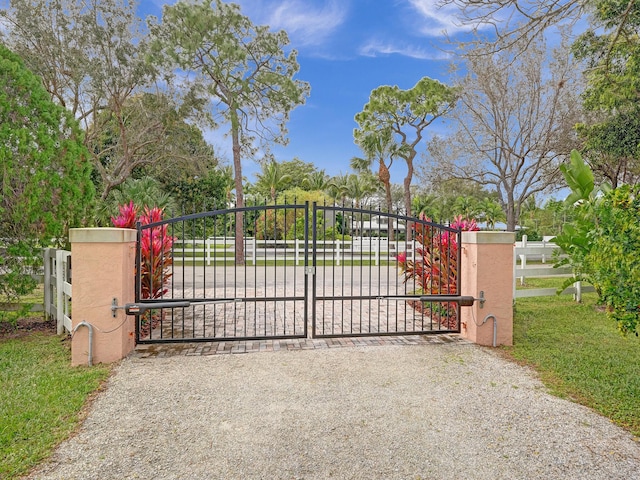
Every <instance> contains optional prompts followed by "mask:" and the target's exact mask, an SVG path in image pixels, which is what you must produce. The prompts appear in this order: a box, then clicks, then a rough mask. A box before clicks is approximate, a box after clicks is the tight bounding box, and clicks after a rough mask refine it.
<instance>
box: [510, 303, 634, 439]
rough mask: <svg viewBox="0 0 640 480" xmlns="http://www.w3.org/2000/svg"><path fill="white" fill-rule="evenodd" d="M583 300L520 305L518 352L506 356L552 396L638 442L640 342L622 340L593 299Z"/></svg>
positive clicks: (516, 322) (516, 329)
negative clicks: (599, 417)
mask: <svg viewBox="0 0 640 480" xmlns="http://www.w3.org/2000/svg"><path fill="white" fill-rule="evenodd" d="M583 299H584V302H583V303H582V304H577V303H575V302H574V301H573V300H572V299H571V296H568V295H565V296H562V297H557V296H554V297H539V298H523V299H519V300H518V301H517V304H516V313H515V318H514V346H513V347H509V348H507V349H506V351H507V352H508V353H509V355H510V356H512V357H513V358H514V359H516V360H518V361H521V362H523V363H525V364H528V365H530V366H532V367H533V368H535V370H536V371H538V373H539V374H540V378H541V379H542V381H543V382H544V383H545V384H546V385H547V386H548V387H549V388H550V390H551V392H552V393H554V394H556V395H558V396H560V397H563V398H568V399H571V400H574V401H576V402H579V403H581V404H583V405H586V406H588V407H591V408H593V409H594V410H596V411H598V412H599V413H601V414H602V415H605V416H607V417H608V418H610V419H611V420H612V421H614V422H615V423H616V424H618V425H620V426H622V427H624V428H626V429H628V430H629V431H631V432H632V433H633V434H634V435H636V436H640V339H639V338H638V337H635V336H629V337H623V336H622V335H621V334H620V333H619V332H618V330H617V326H616V325H615V323H614V322H612V321H611V320H609V319H607V317H606V315H605V314H604V313H603V312H602V311H600V310H599V309H597V308H596V306H595V302H596V296H595V294H587V295H584V297H583Z"/></svg>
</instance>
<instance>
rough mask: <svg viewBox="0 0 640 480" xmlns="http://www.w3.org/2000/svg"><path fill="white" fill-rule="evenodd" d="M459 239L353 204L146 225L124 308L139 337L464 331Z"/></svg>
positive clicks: (236, 211) (264, 208) (445, 230)
mask: <svg viewBox="0 0 640 480" xmlns="http://www.w3.org/2000/svg"><path fill="white" fill-rule="evenodd" d="M236 225H241V226H242V232H243V234H242V236H241V237H238V236H237V235H236ZM236 238H239V241H238V242H236ZM459 245H460V232H459V231H457V230H454V229H451V228H449V227H446V226H442V225H437V224H434V223H432V222H430V221H428V220H426V219H419V218H412V217H406V216H402V215H396V214H391V213H386V212H382V211H379V210H366V209H361V208H355V207H347V206H344V205H317V204H313V205H309V204H308V203H305V204H290V205H255V206H245V207H242V208H227V209H218V210H213V211H209V212H204V213H198V214H193V215H186V216H182V217H178V218H172V219H168V220H163V221H160V222H155V223H148V224H146V225H143V224H139V225H138V250H137V275H136V302H135V304H132V305H129V306H128V307H127V311H128V313H129V314H133V315H136V316H137V322H136V340H137V342H138V343H156V342H194V341H223V340H252V339H281V338H306V337H316V338H319V337H338V336H371V335H411V334H432V333H451V332H459V331H460V320H459V318H460V314H459V313H460V312H459V309H460V303H461V302H468V300H469V299H463V298H462V297H460V295H459V292H460V275H459V267H460V248H459Z"/></svg>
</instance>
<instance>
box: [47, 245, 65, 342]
mask: <svg viewBox="0 0 640 480" xmlns="http://www.w3.org/2000/svg"><path fill="white" fill-rule="evenodd" d="M52 252H53V255H54V256H55V249H53V248H45V249H44V253H43V256H44V313H45V316H46V318H47V320H51V318H52V317H53V316H54V314H53V312H52V311H51V310H52V309H51V305H52V304H53V291H52V290H53V287H52V286H51V280H52V278H51V277H52V276H53V272H52V268H51V256H52ZM61 334H62V332H61V331H60V326H58V335H61Z"/></svg>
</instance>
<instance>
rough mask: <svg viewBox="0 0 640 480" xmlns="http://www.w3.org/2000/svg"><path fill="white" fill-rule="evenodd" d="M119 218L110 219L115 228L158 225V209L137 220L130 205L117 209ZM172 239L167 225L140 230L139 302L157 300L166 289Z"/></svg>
mask: <svg viewBox="0 0 640 480" xmlns="http://www.w3.org/2000/svg"><path fill="white" fill-rule="evenodd" d="M119 209H120V214H119V215H118V216H117V217H111V223H113V225H114V226H115V227H119V228H136V222H137V221H138V220H140V224H141V225H149V224H151V223H157V222H161V221H162V215H163V211H162V209H161V208H158V207H154V208H151V209H149V208H145V209H144V213H143V214H142V215H140V218H139V219H138V210H137V208H136V207H135V205H134V204H133V202H130V203H129V204H128V205H121V206H120V207H119ZM173 240H174V239H173V237H172V236H170V235H168V233H167V225H160V226H157V227H152V228H144V229H142V234H141V237H140V283H141V287H140V296H141V297H142V298H161V297H162V296H164V295H165V294H166V293H167V291H168V289H167V284H168V282H169V278H171V268H170V267H171V265H172V263H173V257H172V256H171V248H172V246H173Z"/></svg>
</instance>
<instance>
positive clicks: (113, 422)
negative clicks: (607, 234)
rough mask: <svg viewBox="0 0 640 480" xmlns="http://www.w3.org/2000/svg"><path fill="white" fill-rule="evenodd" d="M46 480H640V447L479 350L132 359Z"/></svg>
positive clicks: (456, 347) (373, 349) (379, 349)
mask: <svg viewBox="0 0 640 480" xmlns="http://www.w3.org/2000/svg"><path fill="white" fill-rule="evenodd" d="M31 478H34V479H67V480H68V479H125V478H127V479H128V478H140V479H152V478H153V479H218V478H219V479H325V478H337V479H349V478H358V479H360V478H362V479H376V478H379V479H537V478H544V479H572V480H573V479H607V480H612V479H625V480H628V479H640V443H638V441H637V439H636V438H634V437H633V436H632V435H630V434H628V433H626V432H625V431H623V430H621V429H620V428H618V427H616V426H614V425H613V424H611V423H610V422H609V421H608V420H607V419H605V418H603V417H600V416H598V415H596V414H594V413H593V412H591V411H590V410H589V409H587V408H584V407H581V406H579V405H576V404H573V403H571V402H568V401H565V400H561V399H558V398H555V397H553V396H551V395H549V394H547V393H546V392H545V389H544V387H543V386H542V384H541V383H540V382H539V381H538V380H536V379H535V377H534V376H533V375H532V374H531V372H530V371H529V370H528V369H526V368H523V367H521V366H518V365H516V364H513V363H510V362H508V361H505V360H504V359H502V358H500V357H499V356H498V355H497V354H496V353H494V352H491V351H489V350H487V349H483V348H480V347H477V346H475V345H469V344H444V345H417V346H392V345H386V346H367V347H345V348H331V349H321V350H299V351H278V352H264V353H251V354H245V355H214V356H197V357H196V356H173V357H168V358H136V357H130V358H128V359H126V360H124V361H123V362H122V363H121V364H120V365H119V366H118V367H117V369H116V372H115V374H114V375H113V377H112V378H111V379H110V381H109V384H108V388H107V389H106V390H105V391H104V392H103V393H101V394H100V395H99V397H98V398H97V399H96V401H95V403H94V404H93V406H92V408H91V411H90V414H89V416H88V418H87V419H86V421H85V423H84V424H83V426H82V428H81V430H80V432H79V433H78V434H77V435H76V436H75V437H74V438H71V439H70V440H68V441H66V442H64V443H63V444H62V445H61V446H60V447H59V448H58V450H57V451H56V453H55V455H54V457H53V458H52V460H51V462H49V463H48V464H46V465H44V466H43V467H42V468H41V469H40V470H39V471H37V472H35V473H34V474H33V475H32V476H31Z"/></svg>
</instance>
